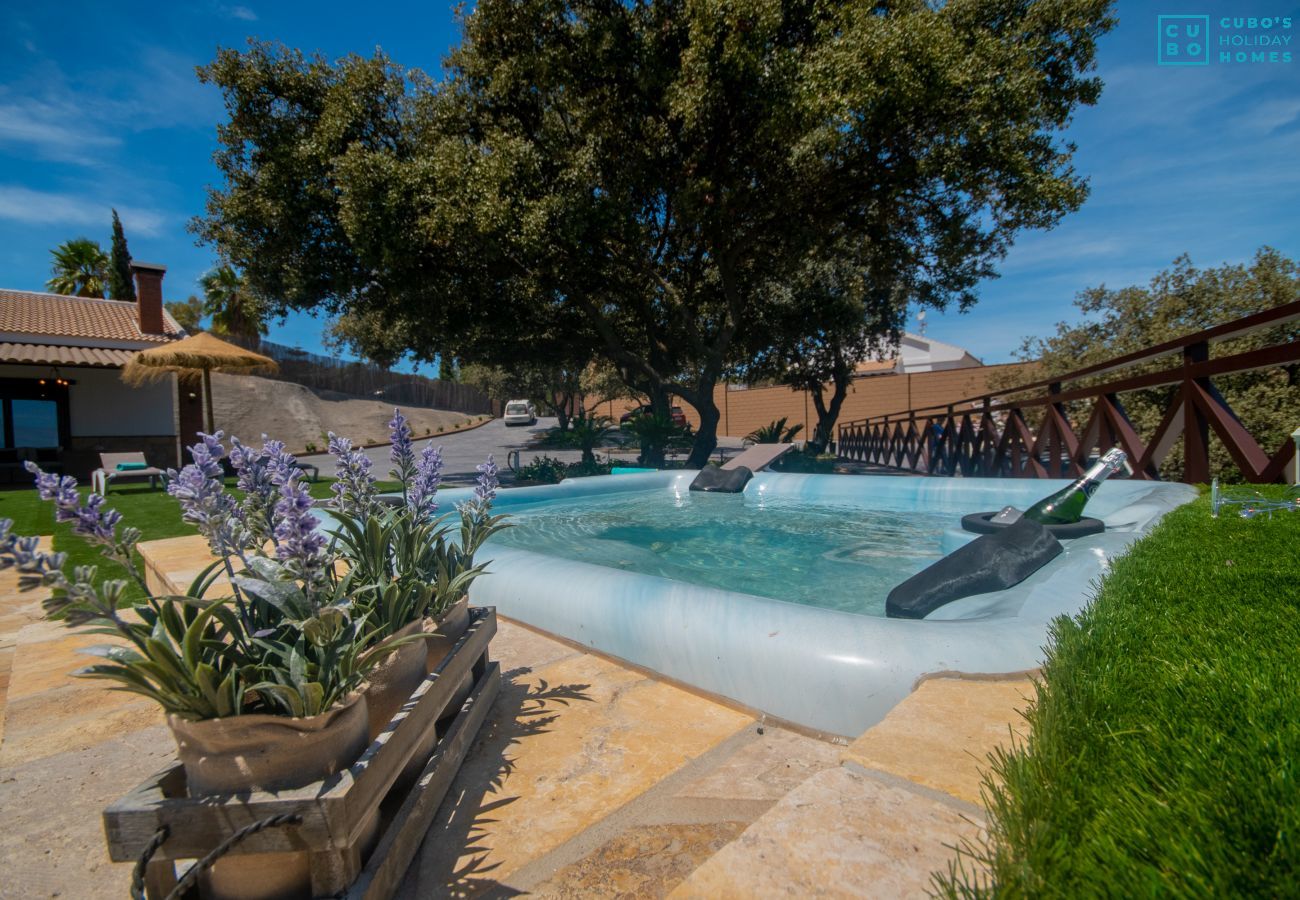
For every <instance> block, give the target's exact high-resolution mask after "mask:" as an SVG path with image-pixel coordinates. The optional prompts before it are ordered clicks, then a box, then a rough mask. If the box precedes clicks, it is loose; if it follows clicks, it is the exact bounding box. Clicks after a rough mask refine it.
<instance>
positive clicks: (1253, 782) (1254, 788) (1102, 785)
mask: <svg viewBox="0 0 1300 900" xmlns="http://www.w3.org/2000/svg"><path fill="white" fill-rule="evenodd" d="M1264 491H1265V492H1266V493H1271V494H1273V495H1275V496H1282V492H1283V491H1284V489H1282V488H1265V489H1264ZM1297 648H1300V512H1280V513H1275V514H1274V516H1273V518H1272V519H1271V520H1270V519H1267V518H1262V517H1261V518H1256V519H1253V520H1246V519H1242V518H1240V516H1238V515H1235V514H1234V510H1233V509H1231V508H1229V510H1227V511H1226V512H1225V513H1224V514H1222V515H1221V517H1220V518H1218V519H1213V518H1211V517H1210V503H1209V498H1208V496H1204V497H1202V498H1201V499H1200V500H1198V501H1196V502H1194V503H1192V504H1189V505H1188V506H1185V507H1182V508H1180V509H1178V510H1176V511H1174V512H1173V513H1171V514H1170V515H1168V516H1167V517H1166V518H1165V519H1164V520H1163V521H1162V522H1161V524H1160V525H1159V527H1158V528H1156V529H1155V531H1154V532H1153V533H1152V534H1151V535H1149V536H1148V537H1147V538H1145V539H1144V540H1142V541H1140V542H1139V543H1138V544H1136V545H1135V546H1134V548H1133V550H1132V552H1131V553H1129V554H1128V555H1127V556H1125V557H1124V558H1122V559H1120V560H1118V561H1117V562H1116V563H1115V566H1114V569H1113V571H1112V572H1111V573H1110V575H1109V576H1107V577H1106V579H1105V580H1104V581H1103V582H1102V584H1101V585H1100V587H1099V590H1098V593H1097V596H1096V598H1095V600H1094V601H1093V603H1092V604H1091V605H1090V606H1089V607H1088V608H1087V609H1085V610H1084V612H1083V613H1082V614H1080V615H1079V616H1078V617H1077V618H1076V619H1073V620H1065V619H1062V620H1059V621H1058V623H1057V625H1056V627H1055V629H1054V632H1053V644H1052V646H1051V647H1050V650H1049V654H1048V660H1047V663H1046V665H1045V666H1044V669H1043V681H1042V683H1041V684H1040V686H1039V690H1038V702H1037V704H1036V706H1035V707H1034V708H1033V709H1032V710H1031V711H1030V712H1029V714H1028V719H1029V724H1030V728H1031V730H1030V736H1029V739H1028V742H1027V743H1026V744H1025V745H1024V746H1023V747H1021V748H1019V749H1018V750H1016V751H1015V752H1012V753H1009V754H1005V753H1000V754H998V756H997V757H996V758H995V760H994V771H995V777H994V779H993V782H992V783H990V784H988V785H986V806H987V807H988V810H989V818H990V834H991V839H990V841H989V843H988V844H987V846H984V847H980V848H970V849H973V850H974V852H975V855H976V857H978V858H981V859H982V860H983V861H984V862H985V863H986V864H988V865H989V866H990V868H991V871H992V873H993V878H994V884H993V885H988V884H983V883H981V879H979V878H977V877H975V876H974V875H972V874H970V871H969V869H968V871H967V873H966V874H964V875H963V874H962V873H950V874H949V875H948V876H947V877H946V878H944V879H942V881H943V883H942V885H941V888H942V891H943V892H944V893H946V894H949V895H972V894H987V893H989V892H990V889H992V890H991V892H992V893H995V894H996V895H998V896H1060V897H1072V896H1100V895H1106V896H1116V897H1138V896H1154V895H1167V896H1198V897H1200V896H1261V897H1265V896H1285V895H1290V894H1294V892H1295V890H1296V887H1295V886H1296V883H1297V882H1296V879H1297V877H1298V876H1300V841H1298V840H1297V834H1300V773H1298V771H1297V770H1298V768H1300V763H1298V761H1300V666H1298V665H1297ZM968 862H969V861H968Z"/></svg>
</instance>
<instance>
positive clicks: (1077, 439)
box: [838, 302, 1300, 483]
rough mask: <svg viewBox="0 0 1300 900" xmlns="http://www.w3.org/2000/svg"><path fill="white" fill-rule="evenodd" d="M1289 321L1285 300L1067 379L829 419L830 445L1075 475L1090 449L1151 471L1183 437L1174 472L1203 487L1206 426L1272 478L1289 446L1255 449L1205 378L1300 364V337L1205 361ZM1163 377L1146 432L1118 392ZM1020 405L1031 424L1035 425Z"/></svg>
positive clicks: (896, 461) (902, 460)
mask: <svg viewBox="0 0 1300 900" xmlns="http://www.w3.org/2000/svg"><path fill="white" fill-rule="evenodd" d="M1297 319H1300V302H1295V303H1288V304H1284V305H1282V306H1278V307H1276V308H1274V309H1270V310H1265V311H1264V312H1260V313H1256V314H1254V315H1250V316H1246V317H1245V318H1241V319H1237V320H1236V321H1233V322H1228V323H1226V324H1223V325H1219V326H1216V327H1214V328H1210V329H1207V330H1205V331H1199V332H1197V333H1195V334H1190V335H1187V336H1186V337H1182V338H1178V339H1177V340H1173V341H1168V342H1166V343H1163V344H1159V345H1157V346H1155V347H1151V348H1150V349H1148V350H1142V351H1139V352H1137V353H1130V354H1127V355H1124V356H1119V357H1116V358H1114V359H1111V360H1108V361H1106V362H1104V363H1099V364H1097V365H1093V366H1088V367H1087V368H1083V369H1078V370H1077V371H1074V372H1070V373H1068V374H1066V375H1061V376H1058V377H1054V378H1048V379H1044V380H1042V381H1036V382H1033V383H1030V384H1025V385H1020V386H1018V387H1014V388H1009V389H1006V390H1001V391H995V392H991V393H988V394H983V395H981V396H978V397H970V398H967V399H965V400H960V401H957V402H955V403H951V404H947V405H945V406H930V407H924V408H920V409H911V410H906V411H904V412H898V413H890V414H889V415H882V416H874V417H872V418H869V419H861V420H858V421H855V422H845V423H842V424H841V425H840V427H839V442H838V453H839V456H840V457H841V458H843V459H848V460H853V461H857V462H865V463H872V464H875V465H882V466H889V467H893V468H901V469H907V470H911V471H916V472H922V473H926V474H930V475H948V476H951V475H955V474H957V473H959V472H960V473H961V474H962V475H963V476H968V477H969V476H986V477H990V476H991V477H998V476H1005V477H1018V478H1061V477H1067V478H1068V477H1075V476H1077V475H1078V474H1079V473H1081V472H1082V471H1083V469H1084V468H1086V467H1087V465H1088V462H1089V460H1090V459H1091V458H1092V457H1093V456H1094V455H1095V453H1098V452H1104V451H1105V450H1108V449H1110V448H1111V447H1119V448H1121V449H1122V450H1124V452H1125V453H1127V454H1128V458H1129V462H1130V465H1131V467H1132V477H1134V478H1142V479H1159V478H1160V473H1159V468H1160V464H1161V463H1162V462H1163V461H1164V459H1165V457H1166V456H1168V454H1169V452H1170V450H1172V449H1173V447H1174V446H1175V444H1176V443H1177V442H1178V440H1179V438H1180V437H1181V439H1182V445H1183V457H1184V459H1183V480H1184V481H1187V482H1190V483H1198V482H1200V483H1203V482H1207V481H1209V480H1210V433H1211V432H1213V433H1214V434H1215V435H1216V436H1217V437H1218V438H1219V440H1220V441H1221V442H1222V444H1223V446H1224V448H1225V449H1226V450H1227V452H1228V454H1229V455H1230V456H1231V457H1232V460H1233V462H1234V463H1235V464H1236V465H1237V466H1238V467H1239V468H1240V469H1241V472H1242V474H1243V476H1244V477H1245V478H1246V480H1247V481H1251V482H1259V483H1268V482H1273V481H1278V480H1279V479H1281V478H1282V477H1283V475H1284V474H1285V473H1286V471H1287V468H1288V466H1289V465H1290V464H1291V462H1292V459H1293V458H1294V457H1295V454H1296V448H1295V444H1294V443H1293V442H1292V441H1291V440H1290V439H1287V440H1284V441H1283V443H1282V446H1281V447H1280V448H1278V449H1276V450H1275V451H1273V452H1269V451H1266V450H1265V449H1263V448H1261V447H1260V446H1259V444H1258V443H1257V442H1256V440H1255V439H1254V438H1253V437H1252V436H1251V434H1250V432H1249V431H1248V430H1247V429H1246V427H1245V426H1244V425H1243V424H1242V423H1241V421H1240V419H1239V418H1238V417H1237V415H1236V414H1235V413H1234V412H1233V411H1232V408H1231V407H1230V406H1229V405H1228V403H1227V401H1226V400H1224V398H1223V396H1222V395H1221V394H1220V393H1219V391H1218V390H1217V389H1216V388H1215V386H1214V382H1213V379H1214V378H1216V377H1219V376H1223V375H1231V374H1235V373H1240V372H1250V371H1254V370H1257V369H1266V368H1273V367H1281V366H1294V365H1295V364H1297V363H1300V341H1294V340H1292V341H1286V342H1282V343H1277V344H1274V345H1272V346H1268V347H1262V348H1257V349H1254V350H1249V351H1246V352H1242V353H1234V354H1231V355H1228V356H1221V357H1217V358H1213V359H1211V358H1210V345H1211V344H1214V343H1217V342H1219V341H1225V340H1229V339H1231V338H1237V337H1241V336H1243V335H1246V334H1250V333H1252V332H1256V331H1260V330H1263V329H1265V328H1273V327H1276V326H1279V325H1284V324H1286V323H1289V322H1293V321H1296V320H1297ZM1175 355H1176V356H1179V357H1181V359H1180V361H1179V364H1178V365H1175V366H1171V367H1169V368H1167V369H1162V370H1160V371H1155V372H1143V373H1142V374H1131V375H1129V376H1127V377H1119V378H1116V379H1114V380H1109V381H1104V382H1103V383H1100V384H1089V385H1086V386H1076V387H1071V385H1072V384H1073V383H1076V382H1080V381H1082V380H1084V379H1096V378H1098V377H1100V376H1103V375H1109V374H1111V373H1116V372H1120V371H1121V370H1124V369H1132V368H1134V367H1136V366H1139V365H1142V364H1145V363H1149V362H1150V361H1152V360H1155V359H1159V358H1161V357H1166V356H1175ZM1167 385H1176V386H1177V388H1176V390H1175V391H1174V392H1173V397H1172V399H1171V401H1170V403H1169V405H1168V407H1167V408H1166V410H1165V413H1164V417H1163V419H1162V420H1161V422H1160V424H1159V426H1158V427H1157V428H1156V429H1155V430H1154V431H1153V432H1152V433H1151V434H1150V435H1149V436H1147V437H1146V438H1145V439H1144V438H1143V437H1142V436H1141V435H1139V434H1138V433H1137V430H1136V429H1135V428H1134V426H1133V423H1132V422H1131V421H1130V420H1129V416H1128V414H1127V413H1126V412H1125V410H1124V405H1123V403H1122V401H1121V399H1120V395H1121V394H1125V393H1127V392H1129V391H1135V390H1143V389H1148V388H1155V387H1162V386H1167ZM1066 404H1074V405H1075V409H1074V413H1075V415H1074V420H1075V422H1080V421H1082V422H1085V424H1084V425H1083V427H1082V428H1079V429H1078V430H1076V428H1075V427H1074V426H1073V425H1072V424H1071V415H1070V412H1069V411H1068V410H1067V407H1066ZM1079 407H1082V408H1083V415H1079ZM1027 411H1032V413H1033V414H1032V415H1031V417H1030V418H1033V419H1034V420H1036V421H1037V426H1036V427H1037V430H1036V431H1035V427H1034V426H1031V425H1030V423H1029V420H1028V419H1027V418H1026V415H1025V414H1026V412H1027ZM1039 412H1041V416H1040V415H1038V413H1039ZM1085 416H1086V418H1085ZM1295 424H1297V425H1300V422H1297V423H1295Z"/></svg>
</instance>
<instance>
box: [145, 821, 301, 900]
mask: <svg viewBox="0 0 1300 900" xmlns="http://www.w3.org/2000/svg"><path fill="white" fill-rule="evenodd" d="M301 824H302V816H300V815H298V814H297V813H283V814H280V815H275V816H267V817H266V818H265V819H258V820H257V821H256V822H253V823H251V824H249V825H245V826H244V827H243V828H241V829H239V830H238V831H236V832H235V833H234V834H232V835H231V836H230V837H228V838H226V839H225V840H224V841H222V842H221V843H220V844H217V846H216V847H214V848H213V849H212V852H210V853H209V854H208V855H207V856H205V857H203V858H202V859H201V860H199V861H198V862H197V863H195V864H194V865H192V866H190V870H189V871H188V872H186V873H185V876H184V877H183V878H181V880H180V881H178V882H176V887H174V888H172V890H171V892H170V893H169V894H168V895H167V898H166V900H183V898H184V897H185V895H186V893H188V892H189V890H190V888H192V887H194V885H195V884H197V883H198V880H199V876H200V875H202V874H203V873H204V872H206V871H207V870H208V869H210V868H212V865H213V864H214V863H215V862H216V861H217V860H219V859H220V858H221V857H223V856H225V855H226V854H227V853H229V852H230V850H231V849H232V848H234V847H235V846H236V845H237V844H239V843H240V842H241V841H243V840H244V838H247V837H251V836H252V835H255V834H257V833H258V832H259V831H265V830H266V829H268V828H275V827H277V826H280V825H301ZM167 834H168V832H167V826H166V825H164V826H162V827H161V828H159V829H158V830H157V831H156V832H154V835H153V837H152V838H150V839H149V843H148V844H147V845H145V848H144V851H143V852H142V853H141V854H140V858H139V859H138V860H136V863H135V868H134V869H132V870H131V900H145V894H144V872H145V868H146V867H147V866H148V865H149V860H150V859H152V858H153V855H154V854H155V853H157V852H158V848H159V847H161V846H162V845H163V842H164V841H166V840H167Z"/></svg>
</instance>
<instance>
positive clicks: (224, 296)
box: [199, 266, 266, 338]
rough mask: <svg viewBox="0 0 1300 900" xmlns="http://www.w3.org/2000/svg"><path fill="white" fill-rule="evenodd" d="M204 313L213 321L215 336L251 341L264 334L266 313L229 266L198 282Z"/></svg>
mask: <svg viewBox="0 0 1300 900" xmlns="http://www.w3.org/2000/svg"><path fill="white" fill-rule="evenodd" d="M199 286H200V287H201V288H203V299H204V301H205V303H204V312H206V313H207V314H208V315H209V316H211V317H212V331H213V332H214V333H215V334H224V335H233V336H234V337H244V338H252V337H257V336H258V335H262V334H266V322H265V321H264V320H265V317H266V313H265V311H264V310H263V309H262V304H261V302H260V301H259V300H258V299H257V298H256V297H254V296H253V294H252V292H251V291H249V289H248V285H246V284H245V283H244V278H243V276H242V275H240V274H239V273H238V272H236V271H235V270H234V268H232V267H231V266H218V267H217V268H215V269H212V270H210V271H209V272H208V273H207V274H206V275H204V276H203V277H202V278H200V279H199Z"/></svg>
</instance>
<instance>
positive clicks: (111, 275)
mask: <svg viewBox="0 0 1300 900" xmlns="http://www.w3.org/2000/svg"><path fill="white" fill-rule="evenodd" d="M108 295H109V296H110V297H112V298H113V299H114V300H130V301H131V302H132V303H134V302H135V281H134V280H133V279H132V278H131V254H130V252H129V251H128V250H127V249H126V233H125V232H124V231H122V220H121V219H119V218H118V217H117V210H113V249H112V253H111V255H110V258H109V265H108Z"/></svg>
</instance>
